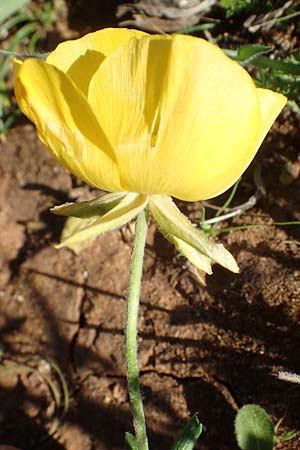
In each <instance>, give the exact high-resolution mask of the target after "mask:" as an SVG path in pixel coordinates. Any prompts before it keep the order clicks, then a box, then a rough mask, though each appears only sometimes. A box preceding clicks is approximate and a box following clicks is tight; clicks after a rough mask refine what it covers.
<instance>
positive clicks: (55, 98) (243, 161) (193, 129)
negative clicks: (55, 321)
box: [15, 29, 286, 273]
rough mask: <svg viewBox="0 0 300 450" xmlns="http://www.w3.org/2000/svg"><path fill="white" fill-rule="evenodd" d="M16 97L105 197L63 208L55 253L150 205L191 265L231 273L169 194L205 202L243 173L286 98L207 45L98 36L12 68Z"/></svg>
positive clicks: (136, 34)
mask: <svg viewBox="0 0 300 450" xmlns="http://www.w3.org/2000/svg"><path fill="white" fill-rule="evenodd" d="M15 66H16V80H15V92H16V97H17V101H18V104H19V106H20V108H21V110H22V111H23V112H24V113H25V114H26V115H27V116H28V117H29V119H30V120H32V122H34V124H35V125H36V128H37V132H38V135H39V138H40V139H41V141H42V142H43V143H44V144H45V146H46V147H47V148H48V149H49V150H50V151H51V152H52V153H53V155H54V156H55V157H56V158H57V159H58V160H59V161H60V162H61V163H62V164H63V165H64V166H65V167H67V168H68V169H69V170H70V171H71V172H72V173H73V174H75V175H77V176H78V177H79V178H81V179H82V180H84V181H85V182H87V183H88V184H90V185H92V186H94V187H96V188H99V189H102V190H105V191H108V192H110V194H107V195H104V196H102V197H100V198H97V199H94V200H92V201H89V202H82V203H77V204H75V203H74V204H66V205H61V206H58V207H56V208H54V209H53V212H54V213H56V214H61V215H67V216H73V217H74V219H73V220H71V221H70V222H69V227H68V229H67V230H68V231H67V235H66V233H65V236H64V237H63V239H62V243H61V245H68V244H74V243H77V242H79V241H81V240H83V239H85V238H89V237H92V236H95V235H97V234H100V233H102V232H104V231H107V230H111V229H114V228H117V227H120V226H122V225H124V224H125V223H127V222H128V221H130V220H132V219H134V218H135V217H136V216H137V215H138V214H139V212H141V211H142V210H143V208H145V207H146V206H148V207H149V210H150V211H151V213H152V216H153V217H154V219H155V220H156V222H157V224H158V226H159V228H160V230H161V231H162V232H163V234H164V235H165V236H166V237H167V239H169V240H170V241H171V242H172V243H173V244H174V245H175V246H176V247H177V248H178V249H179V250H180V252H181V253H183V254H184V255H185V256H186V257H187V258H189V260H190V261H191V262H192V263H193V264H195V265H196V266H197V267H199V268H201V269H203V270H205V271H206V272H207V273H211V262H213V261H215V262H218V263H219V264H221V265H223V266H224V267H227V268H228V269H230V270H232V271H237V270H238V268H237V265H236V263H235V261H234V259H233V257H232V256H231V255H230V253H229V252H227V251H226V250H225V249H224V247H223V246H222V245H220V244H214V243H212V242H210V241H209V240H208V239H207V238H206V237H205V235H204V234H203V233H202V232H201V231H200V230H198V229H196V228H195V227H194V226H193V225H192V224H191V223H190V222H189V220H188V219H187V218H186V217H185V216H183V215H182V214H181V213H180V211H179V210H178V209H177V207H176V206H175V204H174V203H173V201H172V199H171V197H175V198H178V199H181V200H186V201H197V200H204V199H208V198H211V197H214V196H216V195H218V194H221V193H222V192H224V191H225V190H226V189H228V188H229V187H230V186H231V185H232V184H233V183H234V182H235V181H236V180H237V179H238V178H239V177H240V175H241V174H242V173H243V172H244V170H245V169H246V168H247V166H248V165H249V164H250V162H251V160H252V159H253V157H254V155H255V153H256V152H257V150H258V148H259V146H260V144H261V142H262V141H263V139H264V137H265V135H266V134H267V132H268V131H269V129H270V127H271V126H272V123H273V122H274V120H275V119H276V117H277V116H278V114H279V113H280V111H281V110H282V108H283V107H284V105H285V103H286V98H285V97H284V96H282V95H281V94H277V93H275V92H272V91H270V90H266V89H257V88H256V87H255V85H254V83H253V81H252V79H251V77H250V76H249V75H248V73H247V72H246V71H245V70H244V69H243V68H242V67H240V65H238V64H237V63H235V62H234V61H232V60H230V59H229V58H228V57H227V56H225V55H224V53H223V52H222V51H221V50H220V49H219V48H218V47H216V46H214V45H212V44H210V43H208V42H206V41H205V40H203V39H200V38H196V37H191V36H183V35H172V36H161V35H159V36H150V35H147V34H145V33H143V32H140V31H135V30H127V29H104V30H101V31H97V32H95V33H91V34H88V35H86V36H84V37H83V38H80V39H77V40H74V41H67V42H64V43H62V44H60V45H59V46H58V47H57V48H56V50H54V51H53V52H52V53H50V55H49V56H48V57H47V59H46V61H45V62H44V61H40V60H37V59H32V58H30V59H27V60H25V61H24V62H23V63H22V62H20V61H16V64H15Z"/></svg>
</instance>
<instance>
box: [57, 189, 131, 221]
mask: <svg viewBox="0 0 300 450" xmlns="http://www.w3.org/2000/svg"><path fill="white" fill-rule="evenodd" d="M126 195H127V193H126V192H116V193H112V194H106V195H102V196H101V197H97V198H94V199H93V200H89V201H85V202H78V203H64V204H63V205H59V206H54V208H51V209H50V211H51V212H52V213H53V214H57V215H59V216H72V217H78V218H79V219H88V218H90V217H101V216H103V215H104V214H106V213H107V212H108V211H110V210H111V209H112V208H114V207H115V206H116V205H117V204H118V203H120V201H121V200H123V198H124V197H125V196H126Z"/></svg>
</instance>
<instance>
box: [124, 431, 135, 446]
mask: <svg viewBox="0 0 300 450" xmlns="http://www.w3.org/2000/svg"><path fill="white" fill-rule="evenodd" d="M125 450H138V446H137V442H136V438H135V437H134V436H133V434H131V433H128V432H126V433H125Z"/></svg>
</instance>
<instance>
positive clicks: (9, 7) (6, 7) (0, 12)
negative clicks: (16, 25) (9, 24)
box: [0, 0, 29, 23]
mask: <svg viewBox="0 0 300 450" xmlns="http://www.w3.org/2000/svg"><path fill="white" fill-rule="evenodd" d="M27 3H29V0H9V1H7V0H6V1H2V2H1V6H0V23H1V22H3V21H4V20H5V19H7V18H8V17H10V16H12V15H13V14H14V13H15V12H17V11H18V9H20V8H22V7H23V6H25V5H26V4H27Z"/></svg>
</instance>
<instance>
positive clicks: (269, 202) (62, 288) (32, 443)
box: [0, 111, 300, 450]
mask: <svg viewBox="0 0 300 450" xmlns="http://www.w3.org/2000/svg"><path fill="white" fill-rule="evenodd" d="M299 129H300V124H299V117H296V116H294V115H293V114H292V113H290V112H289V111H287V112H286V113H285V114H284V115H283V116H282V118H281V121H279V123H278V124H277V126H276V127H275V128H274V129H273V132H272V133H271V135H270V137H269V138H268V140H267V142H266V143H265V144H264V145H263V148H262V149H261V152H260V155H259V157H258V159H257V160H256V167H260V172H261V176H262V182H263V186H264V190H265V195H264V196H262V197H261V198H260V200H259V202H258V204H257V206H256V207H255V208H253V209H251V210H250V211H249V212H248V213H246V214H244V215H243V216H241V217H239V218H236V219H234V221H233V222H231V223H228V224H226V223H223V224H222V226H226V225H242V224H257V223H260V224H265V225H270V224H272V223H273V222H278V221H291V220H299V200H300V194H299V192H300V190H299V177H298V178H296V177H294V178H292V179H291V180H290V183H289V184H287V185H283V184H281V182H280V175H281V173H282V169H283V166H284V164H285V162H286V161H290V162H292V163H294V162H295V161H296V160H297V157H298V152H299V146H300V133H299ZM0 164H1V166H0V170H1V177H0V202H1V203H0V204H1V208H0V224H1V236H2V238H1V241H0V255H1V262H0V264H1V273H0V298H1V302H0V329H1V341H0V347H1V348H0V350H1V356H2V359H3V363H4V365H5V366H7V367H8V368H9V371H8V372H6V374H5V376H3V374H2V376H1V373H0V376H1V379H0V381H1V392H0V404H1V410H0V424H1V426H0V442H1V444H9V445H15V446H17V447H20V448H22V449H23V450H29V449H45V450H46V449H47V450H50V449H51V450H58V449H62V450H63V449H64V450H104V449H105V450H106V449H107V450H108V449H109V450H111V449H121V448H123V447H124V446H123V438H124V433H125V431H130V430H131V431H132V424H131V415H130V410H129V406H128V394H127V391H126V376H125V371H124V355H123V341H124V336H123V326H124V317H125V306H126V289H127V283H128V266H129V261H130V253H131V247H132V234H131V232H130V229H128V228H126V229H124V230H121V231H116V232H111V233H107V234H105V235H104V236H102V237H99V238H98V239H97V240H96V241H94V242H93V244H92V246H90V247H89V248H86V249H85V250H83V251H82V252H81V253H80V254H79V255H76V254H74V253H73V252H71V251H70V250H68V249H62V250H59V251H58V250H55V249H54V247H53V243H55V242H56V241H57V240H58V238H59V235H60V232H61V229H62V227H63V222H64V221H63V219H62V218H59V217H55V216H52V215H51V214H50V213H49V208H50V207H51V206H52V205H54V204H60V203H63V202H65V201H68V200H70V199H72V200H74V198H79V199H80V200H82V199H84V198H88V197H91V196H92V195H93V193H92V192H91V191H90V190H89V188H87V187H84V186H83V185H81V184H79V182H78V180H75V179H74V178H73V177H71V176H70V174H69V173H67V172H66V171H65V170H64V169H63V168H61V167H60V166H59V165H58V164H57V162H56V161H55V160H54V159H53V158H52V156H51V155H49V153H48V152H47V151H45V149H44V148H43V147H42V145H41V144H40V143H39V142H38V140H37V138H36V134H35V130H34V128H33V127H32V125H30V124H28V123H27V122H25V120H24V122H23V123H19V124H18V125H17V126H15V127H14V129H12V130H11V132H10V133H9V135H8V137H7V140H6V142H4V143H2V145H1V154H0ZM254 169H255V165H252V167H251V168H250V169H249V170H248V172H247V174H246V176H245V177H244V178H243V182H242V183H241V186H240V188H239V192H238V196H237V197H236V199H235V200H234V201H235V204H239V203H241V202H242V201H244V200H246V199H247V198H248V197H249V196H250V195H251V193H253V192H254V189H255V188H254V184H253V181H252V180H253V171H254ZM181 208H182V210H186V212H188V213H189V214H190V216H191V217H194V218H195V217H198V218H199V215H200V209H201V205H200V204H199V203H196V204H193V205H184V204H182V205H181ZM299 230H300V228H299V227H297V226H289V227H279V226H265V227H259V228H250V229H248V230H244V231H234V232H231V233H229V234H224V235H221V236H222V237H220V240H222V242H224V244H225V245H226V246H227V248H228V249H229V250H231V252H232V253H233V254H234V256H235V257H236V258H237V261H238V263H239V266H240V268H241V273H240V274H239V275H234V274H231V273H228V272H227V271H225V270H223V269H221V268H220V267H217V266H215V267H214V274H213V275H212V276H207V277H206V278H205V282H206V286H203V283H202V282H201V280H199V279H197V277H195V274H194V273H193V272H191V270H190V268H189V266H188V265H187V264H186V262H185V260H184V259H182V258H179V257H178V256H177V255H176V252H175V251H174V249H173V248H172V247H171V246H170V245H168V243H167V242H166V241H165V240H164V239H163V238H162V236H161V235H160V234H159V233H158V232H157V231H156V229H155V226H154V225H151V228H150V230H149V236H148V245H147V252H146V259H145V270H144V281H143V293H142V299H141V309H140V324H139V330H140V333H139V354H140V369H141V383H142V389H143V396H144V404H145V413H146V418H147V424H148V431H149V438H150V443H151V448H156V449H158V450H163V449H167V448H171V445H172V440H173V439H174V437H175V436H176V434H178V432H179V430H180V429H181V428H182V426H183V425H184V423H185V422H186V420H187V419H188V417H190V416H191V415H192V414H194V413H197V414H198V416H199V419H200V420H201V422H202V423H203V424H204V427H205V432H204V433H203V436H202V437H201V438H200V440H199V447H198V448H201V449H203V450H234V449H236V448H237V447H236V444H235V439H234V433H233V420H234V416H235V413H236V411H237V409H238V408H239V407H240V406H242V405H243V404H246V403H258V404H259V405H261V406H263V407H264V408H265V409H266V410H267V412H268V413H269V414H270V415H271V416H272V419H273V421H274V423H275V422H276V421H277V420H278V419H280V418H281V417H284V421H283V425H282V427H281V431H287V430H291V429H294V428H295V429H299V427H300V423H299V411H300V388H299V386H298V385H296V384H288V383H285V382H283V381H279V380H278V379H277V378H276V377H274V374H276V373H277V372H278V370H287V371H292V372H296V373H300V358H299V338H300V328H299V317H300V265H299V263H300V251H299V249H300V246H299ZM37 356H39V357H40V359H36V357H37ZM34 358H35V359H34ZM44 359H46V360H50V359H51V360H53V361H55V362H56V363H57V365H58V366H59V368H60V370H61V371H62V373H63V374H64V377H65V378H66V380H67V383H68V389H69V395H70V408H69V410H68V412H67V414H66V416H65V418H64V420H63V422H62V423H61V424H58V425H59V426H58V430H57V431H56V433H55V434H54V435H53V436H52V437H47V430H49V428H50V427H51V425H53V422H54V419H55V412H54V401H53V397H52V395H51V390H50V389H49V383H47V382H46V381H45V376H47V377H50V378H51V379H54V378H55V380H53V382H54V384H55V386H57V381H56V380H57V376H56V377H54V375H55V374H54V372H55V371H54V370H53V369H52V370H51V367H50V366H49V364H48V363H46V362H45V361H44ZM16 364H19V365H18V366H16ZM20 364H29V365H30V364H31V365H32V366H33V367H35V368H37V369H38V370H39V372H38V371H37V369H36V370H34V371H31V372H30V371H28V370H27V371H25V370H24V366H22V365H20ZM39 373H42V374H44V378H41V376H40V375H39ZM57 389H58V388H57ZM58 413H59V411H58ZM299 448H300V440H297V439H294V440H292V441H290V442H288V443H284V444H283V443H282V444H277V446H276V449H286V450H288V449H299Z"/></svg>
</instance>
